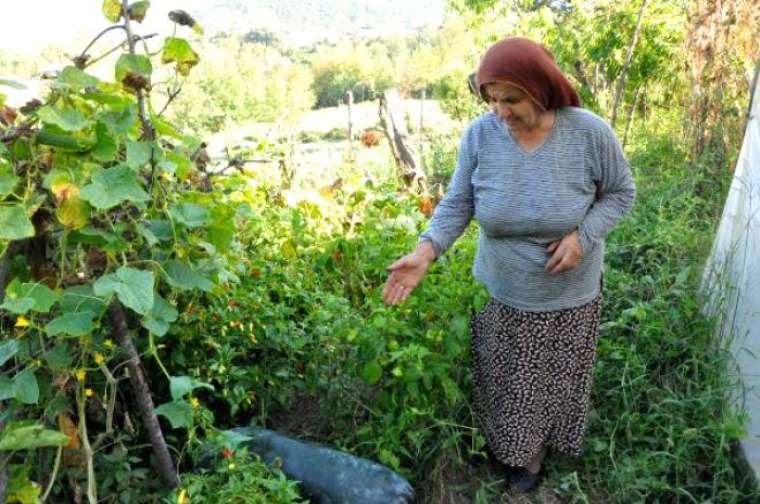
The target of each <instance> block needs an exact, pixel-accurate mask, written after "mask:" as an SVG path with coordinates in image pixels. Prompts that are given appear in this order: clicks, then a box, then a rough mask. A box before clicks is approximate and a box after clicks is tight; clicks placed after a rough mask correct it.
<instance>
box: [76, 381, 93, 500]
mask: <svg viewBox="0 0 760 504" xmlns="http://www.w3.org/2000/svg"><path fill="white" fill-rule="evenodd" d="M85 398H86V395H85V393H84V382H81V383H80V384H79V389H78V392H77V410H78V414H79V437H80V438H81V441H82V452H84V456H85V458H86V460H87V500H88V501H90V504H97V502H98V486H97V483H96V481H95V464H94V463H93V460H92V447H91V446H90V438H88V437H87V416H86V414H85V410H84V403H85V400H86V399H85Z"/></svg>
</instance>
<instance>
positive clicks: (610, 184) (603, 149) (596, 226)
mask: <svg viewBox="0 0 760 504" xmlns="http://www.w3.org/2000/svg"><path fill="white" fill-rule="evenodd" d="M594 150H595V152H594V155H593V157H594V160H595V166H594V183H595V184H596V187H597V190H596V200H595V201H594V204H593V205H592V206H591V209H590V210H589V211H588V213H587V214H586V216H585V217H584V219H583V221H582V222H581V224H580V226H579V227H578V234H579V237H580V242H581V247H582V248H583V253H584V254H585V253H586V252H587V251H589V250H591V248H593V247H595V246H596V245H598V244H599V243H601V242H602V241H603V240H604V238H605V237H606V236H607V233H609V232H610V230H611V229H612V228H613V227H614V226H615V224H617V223H618V222H619V221H620V219H621V218H622V217H623V215H625V214H626V213H627V212H629V211H630V210H631V208H632V207H633V201H634V199H635V197H636V188H635V186H634V184H633V177H632V175H631V166H630V165H629V164H628V161H627V160H626V159H625V156H624V155H623V149H622V148H621V147H620V144H619V143H618V140H617V138H616V137H615V133H614V131H613V130H612V128H610V127H609V126H607V125H606V124H605V125H604V128H603V129H601V131H599V132H598V135H597V136H596V138H595V141H594Z"/></svg>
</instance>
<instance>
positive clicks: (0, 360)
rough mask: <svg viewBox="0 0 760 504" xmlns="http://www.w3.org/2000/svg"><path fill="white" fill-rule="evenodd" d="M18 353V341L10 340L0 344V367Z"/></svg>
mask: <svg viewBox="0 0 760 504" xmlns="http://www.w3.org/2000/svg"><path fill="white" fill-rule="evenodd" d="M18 351H19V344H18V340H15V339H11V340H7V341H3V342H2V343H0V366H2V365H3V364H5V363H6V362H8V360H9V359H10V358H12V357H13V356H14V355H16V353H17V352H18Z"/></svg>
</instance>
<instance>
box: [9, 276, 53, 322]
mask: <svg viewBox="0 0 760 504" xmlns="http://www.w3.org/2000/svg"><path fill="white" fill-rule="evenodd" d="M5 294H6V295H5V301H3V304H2V305H0V308H5V309H6V310H8V311H10V312H13V313H15V314H17V315H23V314H24V313H26V312H27V311H29V310H32V311H36V312H40V313H47V312H49V311H50V308H52V306H53V305H54V304H55V302H56V301H58V297H59V296H58V294H56V293H55V292H53V291H52V290H50V289H49V288H48V287H47V286H45V285H43V284H41V283H20V282H18V281H16V280H14V281H13V282H11V283H10V284H9V285H8V288H7V289H6V293H5ZM30 301H31V302H30Z"/></svg>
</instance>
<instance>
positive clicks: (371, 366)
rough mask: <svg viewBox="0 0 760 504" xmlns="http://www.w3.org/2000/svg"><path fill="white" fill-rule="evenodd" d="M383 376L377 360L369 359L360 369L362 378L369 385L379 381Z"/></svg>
mask: <svg viewBox="0 0 760 504" xmlns="http://www.w3.org/2000/svg"><path fill="white" fill-rule="evenodd" d="M382 377H383V368H382V367H381V366H380V364H378V362H377V361H370V362H368V363H367V364H365V365H364V368H363V369H362V379H363V380H364V381H365V382H367V383H369V384H370V385H372V384H375V383H377V382H379V381H380V378H382Z"/></svg>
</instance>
